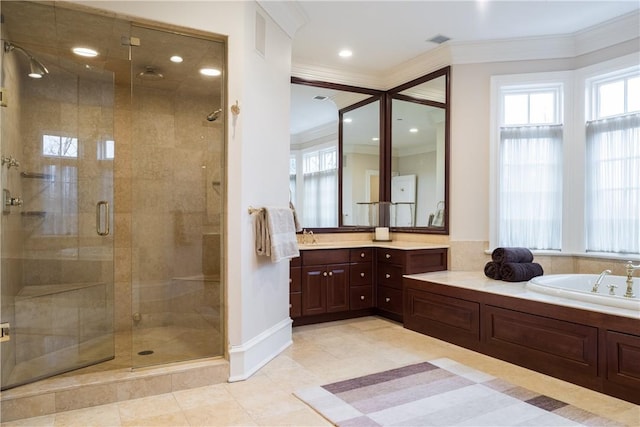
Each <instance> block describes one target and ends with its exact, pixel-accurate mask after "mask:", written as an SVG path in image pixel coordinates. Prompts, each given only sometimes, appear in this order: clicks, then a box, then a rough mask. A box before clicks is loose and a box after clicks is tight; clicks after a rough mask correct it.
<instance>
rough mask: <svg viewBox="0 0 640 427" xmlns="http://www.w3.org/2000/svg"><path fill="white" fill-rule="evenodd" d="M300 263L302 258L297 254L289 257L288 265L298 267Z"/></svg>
mask: <svg viewBox="0 0 640 427" xmlns="http://www.w3.org/2000/svg"><path fill="white" fill-rule="evenodd" d="M301 265H302V258H300V257H299V256H297V257H295V258H291V260H290V261H289V267H300V266H301Z"/></svg>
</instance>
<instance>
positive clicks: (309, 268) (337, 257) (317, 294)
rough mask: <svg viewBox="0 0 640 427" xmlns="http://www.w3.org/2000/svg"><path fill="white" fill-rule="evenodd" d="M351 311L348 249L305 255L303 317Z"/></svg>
mask: <svg viewBox="0 0 640 427" xmlns="http://www.w3.org/2000/svg"><path fill="white" fill-rule="evenodd" d="M348 310H349V250H348V249H337V250H330V249H328V250H314V251H307V252H303V253H302V316H313V315H318V314H324V313H336V312H341V311H348Z"/></svg>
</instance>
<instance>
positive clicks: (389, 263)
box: [289, 247, 447, 326]
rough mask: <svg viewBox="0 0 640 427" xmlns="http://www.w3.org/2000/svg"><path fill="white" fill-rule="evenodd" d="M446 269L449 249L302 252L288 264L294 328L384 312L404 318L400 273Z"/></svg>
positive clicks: (317, 250)
mask: <svg viewBox="0 0 640 427" xmlns="http://www.w3.org/2000/svg"><path fill="white" fill-rule="evenodd" d="M446 269H447V249H446V248H437V249H417V250H416V249H407V250H404V249H383V248H376V247H358V248H344V249H342V248H341V249H308V250H302V251H300V257H299V258H294V260H292V261H291V266H290V279H289V283H290V293H289V297H290V316H291V318H292V319H293V321H294V326H297V325H304V324H310V323H318V322H327V321H332V320H341V319H347V318H353V317H361V316H369V315H372V314H380V315H382V316H384V317H387V318H390V319H393V320H396V321H402V311H403V303H402V299H403V297H402V275H403V274H414V273H426V272H430V271H439V270H446Z"/></svg>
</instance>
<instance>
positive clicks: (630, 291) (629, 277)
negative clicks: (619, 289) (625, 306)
mask: <svg viewBox="0 0 640 427" xmlns="http://www.w3.org/2000/svg"><path fill="white" fill-rule="evenodd" d="M638 269H640V264H638V265H633V263H632V262H631V261H628V262H627V265H626V270H627V291H626V292H625V293H624V296H625V297H627V298H633V297H634V295H633V272H634V271H636V270H638Z"/></svg>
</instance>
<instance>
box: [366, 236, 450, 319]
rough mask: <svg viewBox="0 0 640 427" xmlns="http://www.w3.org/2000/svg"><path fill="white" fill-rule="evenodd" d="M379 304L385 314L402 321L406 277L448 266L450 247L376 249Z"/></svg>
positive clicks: (381, 312)
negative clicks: (403, 290) (404, 276)
mask: <svg viewBox="0 0 640 427" xmlns="http://www.w3.org/2000/svg"><path fill="white" fill-rule="evenodd" d="M376 266H377V273H376V283H377V288H376V291H377V307H378V310H379V312H380V314H381V315H383V316H385V317H388V318H390V319H392V320H396V321H398V322H402V319H403V301H402V300H403V296H402V276H403V275H405V274H417V273H428V272H431V271H442V270H446V269H447V249H445V248H441V249H414V250H402V249H387V248H377V249H376Z"/></svg>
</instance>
